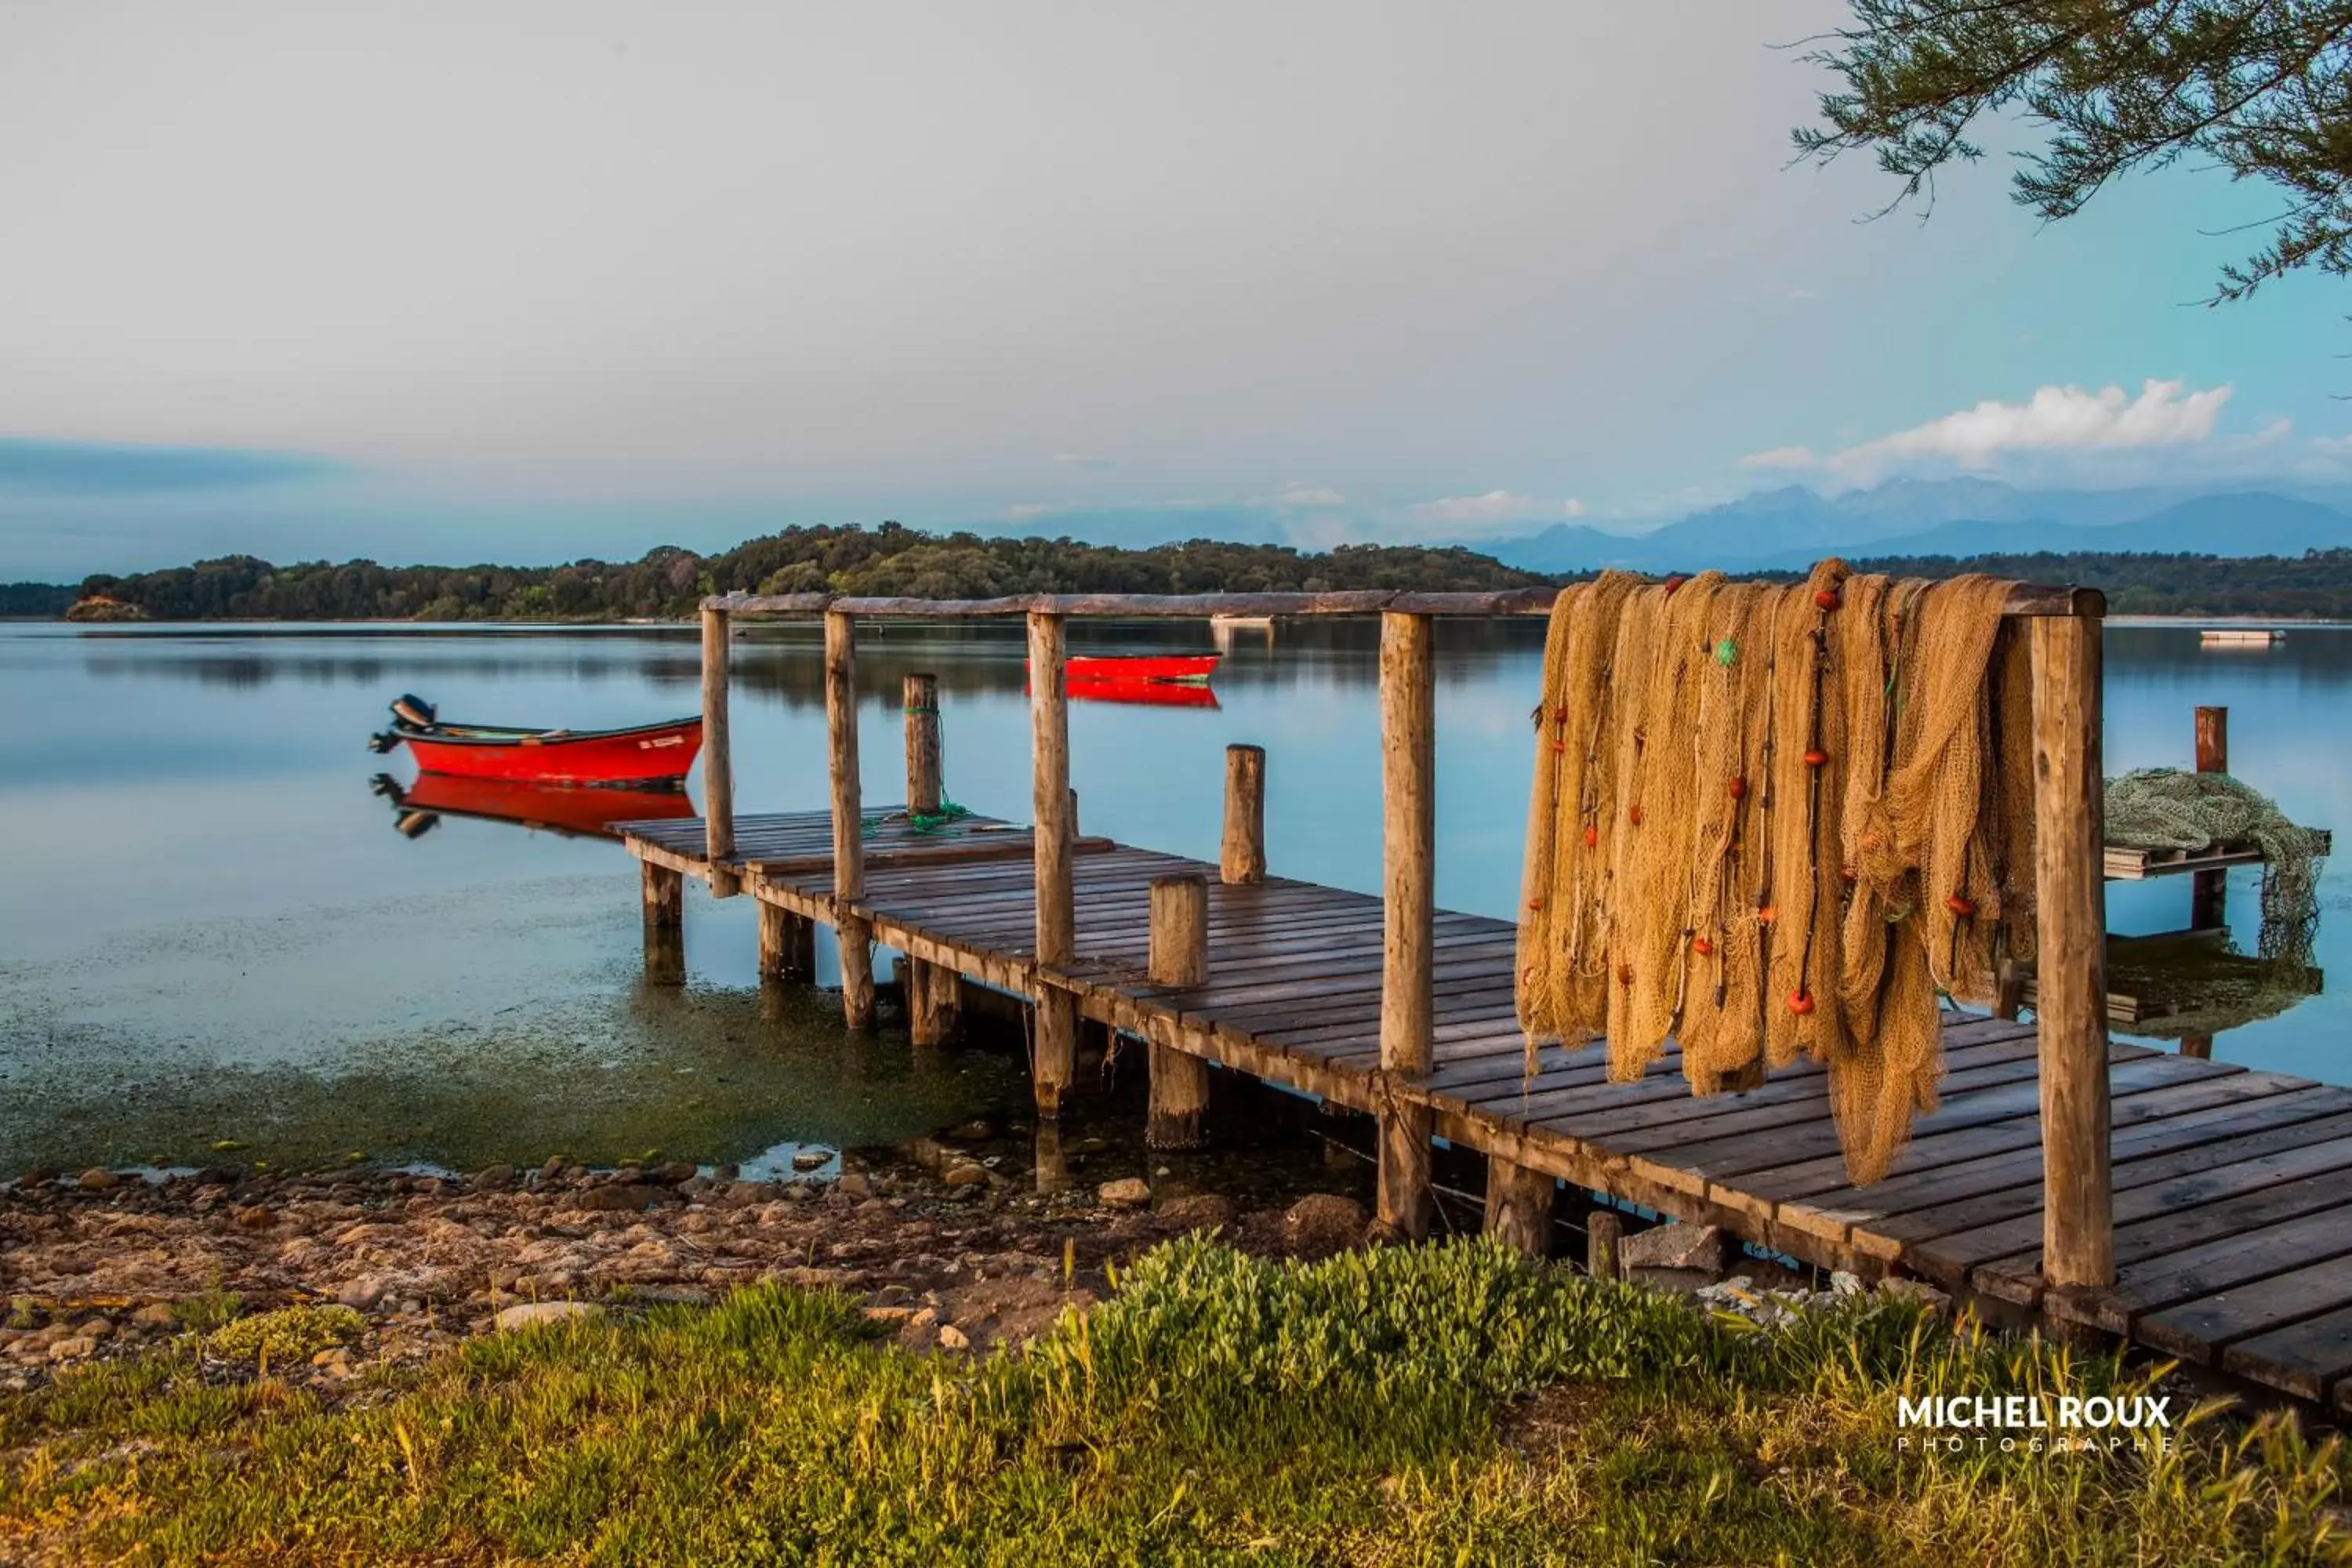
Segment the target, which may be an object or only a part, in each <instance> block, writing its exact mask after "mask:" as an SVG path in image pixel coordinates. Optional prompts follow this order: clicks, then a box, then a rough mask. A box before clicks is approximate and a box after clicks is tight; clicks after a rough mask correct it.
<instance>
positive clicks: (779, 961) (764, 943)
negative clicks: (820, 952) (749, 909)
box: [760, 903, 793, 980]
mask: <svg viewBox="0 0 2352 1568" xmlns="http://www.w3.org/2000/svg"><path fill="white" fill-rule="evenodd" d="M792 918H793V917H792V914H791V913H790V911H788V910H782V909H779V908H778V907H777V906H776V905H774V904H770V903H762V904H761V906H760V978H761V979H762V980H782V979H783V978H784V977H785V974H786V972H787V971H788V970H789V969H790V967H791V964H792V929H791V928H792Z"/></svg>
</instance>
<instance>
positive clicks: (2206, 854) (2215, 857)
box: [2106, 829, 2336, 882]
mask: <svg viewBox="0 0 2352 1568" xmlns="http://www.w3.org/2000/svg"><path fill="white" fill-rule="evenodd" d="M2318 837H2319V853H2320V854H2322V855H2326V854H2330V853H2332V852H2333V851H2334V849H2335V847H2336V836H2335V835H2334V834H2332V833H2329V832H2327V831H2326V830H2325V829H2323V830H2321V832H2320V833H2319V835H2318ZM2262 863H2263V851H2262V849H2261V847H2260V846H2258V845H2252V844H2220V845H2215V846H2214V847H2211V848H2210V849H2137V848H2133V847H2130V846H2128V845H2122V844H2110V845H2108V846H2107V851H2106V869H2107V879H2108V880H2109V881H2111V882H2137V881H2143V880H2145V879H2147V878H2149V877H2185V876H2189V875H2191V874H2193V873H2195V872H2199V871H2226V870H2228V869H2230V868H2231V867H2232V866H2259V865H2261V864H2262Z"/></svg>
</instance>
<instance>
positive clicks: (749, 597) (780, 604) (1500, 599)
mask: <svg viewBox="0 0 2352 1568" xmlns="http://www.w3.org/2000/svg"><path fill="white" fill-rule="evenodd" d="M1559 592H1560V591H1559V589H1558V588H1552V587H1540V588H1500V589H1495V590H1492V591H1489V592H1485V593H1464V594H1437V593H1430V594H1423V593H1413V592H1410V591H1405V590H1395V589H1384V588H1374V589H1362V590H1353V591H1349V592H1345V593H1333V594H1016V595H1008V596H1005V597H1003V598H996V599H898V598H864V597H859V596H858V595H838V594H722V595H713V596H711V597H709V598H708V599H705V600H704V601H703V604H704V605H706V606H708V607H711V608H715V609H722V610H725V611H727V612H729V613H730V614H731V615H737V616H814V615H819V614H823V613H825V612H828V611H829V612H832V613H834V614H836V615H845V616H871V617H874V618H877V619H894V620H971V619H975V618H986V617H992V616H1029V615H1048V616H1119V617H1129V618H1154V619H1167V620H1203V619H1206V618H1207V617H1209V616H1372V615H1379V614H1381V613H1382V612H1388V611H1392V612H1395V613H1397V614H1400V615H1414V616H1543V615H1549V614H1550V613H1551V605H1552V601H1553V600H1554V599H1556V598H1558V597H1559ZM2106 612H2107V601H2106V597H2105V595H2102V594H2101V593H2100V592H2099V591H2098V590H2097V589H2095V588H2053V587H2045V586H2041V585H2038V584H2019V585H2018V587H2017V590H2016V592H2015V593H2013V594H2011V595H2010V600H2009V604H2008V605H2007V606H2006V607H2005V613H2006V614H2008V615H2011V616H2104V615H2105V614H2106Z"/></svg>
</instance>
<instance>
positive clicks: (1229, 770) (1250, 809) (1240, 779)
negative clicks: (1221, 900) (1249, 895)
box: [1217, 746, 1265, 882]
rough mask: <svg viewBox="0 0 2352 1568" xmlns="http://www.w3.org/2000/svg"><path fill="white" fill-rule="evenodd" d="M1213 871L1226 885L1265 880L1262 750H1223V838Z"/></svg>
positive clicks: (1246, 747) (1252, 748)
mask: <svg viewBox="0 0 2352 1568" xmlns="http://www.w3.org/2000/svg"><path fill="white" fill-rule="evenodd" d="M1217 869H1218V871H1219V872H1220V873H1221V874H1222V875H1223V878H1224V879H1225V880H1226V881H1228V882H1263V881H1265V747H1264V746H1227V747H1226V748H1225V838H1224V844H1223V847H1222V849H1221V850H1220V852H1219V854H1218V857H1217Z"/></svg>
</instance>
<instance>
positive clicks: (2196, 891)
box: [2180, 708, 2230, 1058]
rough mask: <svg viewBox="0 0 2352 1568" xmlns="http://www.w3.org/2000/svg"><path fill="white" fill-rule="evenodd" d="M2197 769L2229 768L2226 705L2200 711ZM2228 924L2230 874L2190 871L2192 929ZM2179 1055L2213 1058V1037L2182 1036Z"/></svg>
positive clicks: (2210, 770)
mask: <svg viewBox="0 0 2352 1568" xmlns="http://www.w3.org/2000/svg"><path fill="white" fill-rule="evenodd" d="M2197 771H2198V772H2199V773H2228V772H2229V771H2230V710H2228V709H2227V708H2200V709H2199V710H2197ZM2229 923H2230V873H2228V872H2227V871H2193V872H2191V873H2189V930H2191V931H2211V930H2213V929H2214V928H2216V927H2217V926H2226V925H2228V924H2229ZM2180 1054H2181V1055H2182V1056H2184V1057H2200V1058H2210V1057H2211V1056H2212V1055H2213V1037H2212V1036H2210V1035H2183V1036H2181V1037H2180Z"/></svg>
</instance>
